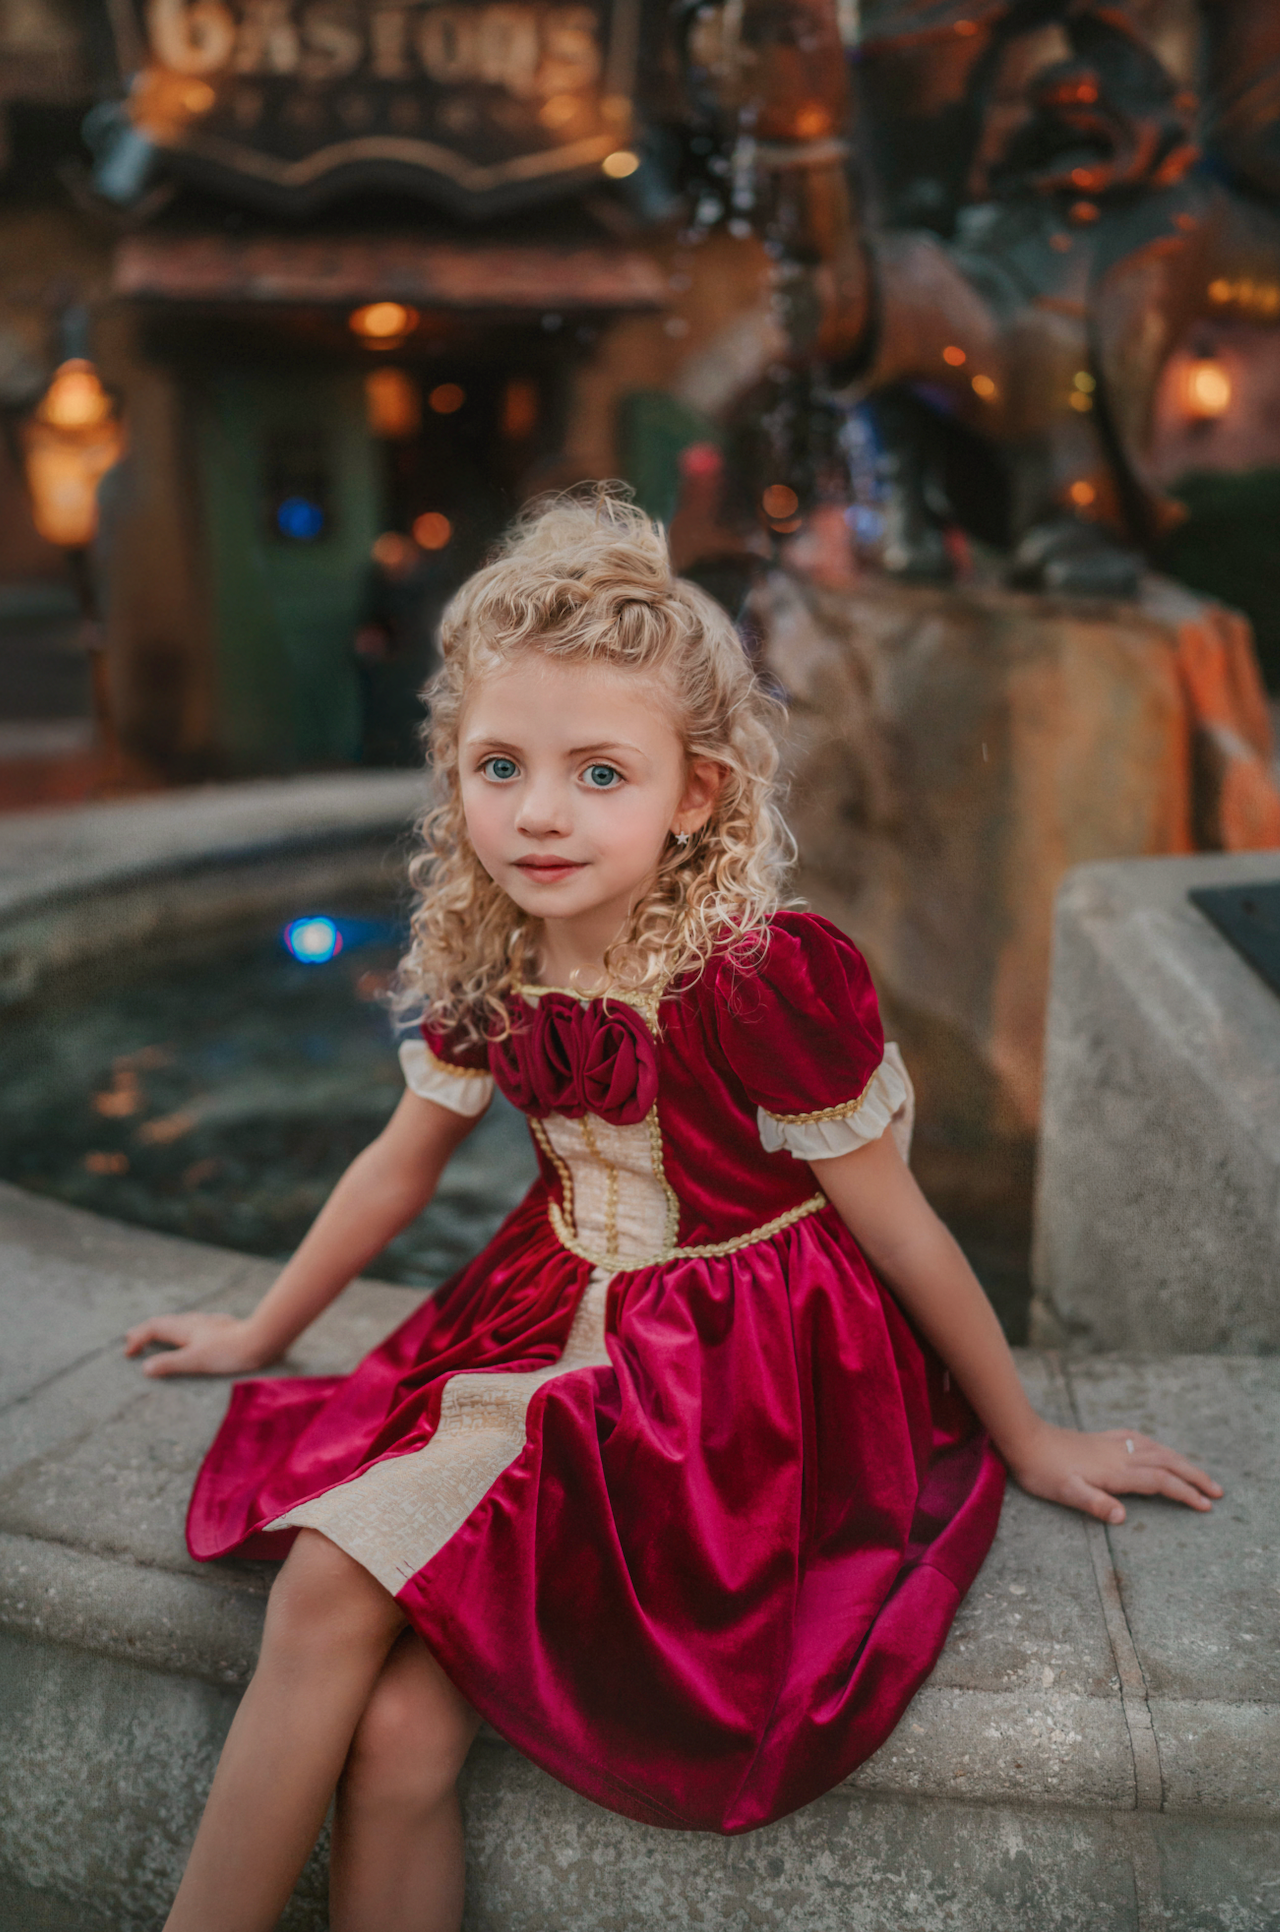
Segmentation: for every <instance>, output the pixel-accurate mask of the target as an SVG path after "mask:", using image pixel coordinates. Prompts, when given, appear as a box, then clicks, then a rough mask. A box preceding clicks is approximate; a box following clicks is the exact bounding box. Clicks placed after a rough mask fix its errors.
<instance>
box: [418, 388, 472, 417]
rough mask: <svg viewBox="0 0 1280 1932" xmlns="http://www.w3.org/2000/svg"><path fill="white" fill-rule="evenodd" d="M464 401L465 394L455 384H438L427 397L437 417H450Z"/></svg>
mask: <svg viewBox="0 0 1280 1932" xmlns="http://www.w3.org/2000/svg"><path fill="white" fill-rule="evenodd" d="M466 400H467V392H466V390H465V389H464V388H463V387H462V385H461V383H457V382H438V383H437V384H436V386H435V388H434V389H433V390H432V391H431V394H430V395H429V396H428V397H427V401H428V402H429V403H430V405H431V407H432V409H433V410H434V411H435V413H436V415H437V416H452V415H453V413H454V411H455V410H457V409H461V407H462V405H463V403H464V402H465V401H466Z"/></svg>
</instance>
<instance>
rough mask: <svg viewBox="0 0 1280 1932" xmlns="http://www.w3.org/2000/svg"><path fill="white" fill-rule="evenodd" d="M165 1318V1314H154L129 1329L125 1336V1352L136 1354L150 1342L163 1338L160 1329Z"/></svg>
mask: <svg viewBox="0 0 1280 1932" xmlns="http://www.w3.org/2000/svg"><path fill="white" fill-rule="evenodd" d="M164 1320H165V1318H164V1316H163V1315H159V1316H157V1315H153V1316H151V1317H150V1318H149V1319H148V1320H147V1321H145V1322H139V1323H138V1324H137V1325H136V1327H134V1328H131V1329H129V1330H128V1331H127V1332H126V1334H125V1338H124V1352H125V1354H126V1355H136V1354H137V1353H138V1350H139V1349H142V1348H145V1347H146V1346H147V1343H148V1342H158V1341H159V1340H160V1339H161V1336H160V1332H159V1331H160V1328H161V1327H162V1325H163V1323H164Z"/></svg>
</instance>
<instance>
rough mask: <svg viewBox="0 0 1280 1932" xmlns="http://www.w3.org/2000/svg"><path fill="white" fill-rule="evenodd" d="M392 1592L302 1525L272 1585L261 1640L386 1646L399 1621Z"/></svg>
mask: <svg viewBox="0 0 1280 1932" xmlns="http://www.w3.org/2000/svg"><path fill="white" fill-rule="evenodd" d="M403 1624H404V1617H403V1614H402V1613H401V1611H400V1609H399V1607H398V1606H397V1604H396V1601H395V1598H394V1597H393V1596H391V1595H390V1593H389V1592H388V1591H386V1590H384V1589H383V1587H382V1585H381V1584H380V1583H379V1582H377V1580H376V1579H375V1578H374V1577H372V1576H371V1575H370V1574H369V1572H368V1571H367V1570H366V1569H364V1568H363V1566H362V1565H361V1564H359V1563H357V1562H356V1561H355V1559H354V1557H350V1556H348V1555H347V1554H346V1553H345V1551H343V1550H340V1549H339V1548H338V1547H337V1545H336V1544H335V1543H331V1542H330V1541H329V1540H328V1538H327V1537H325V1536H321V1535H319V1534H318V1533H317V1532H315V1531H313V1530H303V1531H302V1532H301V1533H300V1535H299V1536H298V1539H297V1541H296V1542H295V1544H294V1546H293V1548H292V1550H291V1551H290V1552H289V1555H288V1558H287V1559H286V1561H285V1565H284V1568H283V1569H282V1570H281V1572H280V1574H279V1576H278V1577H277V1578H276V1580H275V1583H274V1584H273V1586H272V1590H271V1596H270V1599H269V1601H268V1604H267V1628H266V1633H265V1635H266V1640H267V1641H269V1642H272V1643H274V1644H276V1645H281V1644H283V1645H284V1646H286V1647H287V1648H288V1649H290V1650H297V1649H299V1648H305V1649H313V1648H318V1649H321V1650H323V1649H325V1648H326V1647H337V1648H340V1649H341V1650H342V1651H343V1653H344V1654H346V1655H351V1654H352V1653H353V1652H354V1651H356V1650H364V1649H368V1650H370V1651H373V1652H377V1651H379V1650H382V1651H385V1650H386V1649H387V1648H388V1646H389V1645H390V1644H391V1643H392V1642H393V1641H394V1639H395V1636H396V1633H397V1631H398V1630H400V1629H401V1628H402V1627H403Z"/></svg>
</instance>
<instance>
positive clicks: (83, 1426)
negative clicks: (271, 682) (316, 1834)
mask: <svg viewBox="0 0 1280 1932" xmlns="http://www.w3.org/2000/svg"><path fill="white" fill-rule="evenodd" d="M419 782H420V781H419V780H418V779H417V778H416V777H415V776H413V775H408V776H405V775H399V774H394V775H389V776H382V775H378V776H357V777H349V778H342V779H337V780H334V779H325V780H312V779H304V780H297V781H292V782H289V783H285V784H262V785H247V786H238V787H232V788H226V789H222V790H218V791H210V792H193V793H188V794H174V795H168V796H165V797H162V798H158V799H147V800H143V801H139V802H131V803H128V804H113V805H106V806H101V807H96V808H91V809H88V810H83V809H79V810H67V811H60V812H41V813H33V814H30V815H27V816H25V817H21V818H10V819H7V820H4V819H0V962H3V963H2V965H0V986H3V988H4V991H3V993H0V999H3V998H6V997H7V998H8V999H10V1000H15V999H16V1000H20V999H22V998H23V997H24V996H25V995H26V994H28V993H29V992H30V991H32V990H33V989H35V988H36V987H37V986H38V985H39V983H40V981H41V979H42V977H43V976H44V975H45V973H46V972H48V971H49V970H51V969H53V968H56V967H59V966H65V965H69V964H74V963H76V962H83V961H85V960H87V959H91V958H92V957H93V956H94V955H95V954H97V953H99V952H101V951H102V950H104V949H105V948H107V947H110V946H116V945H120V944H123V943H126V942H129V941H133V942H138V941H145V940H146V939H147V938H149V937H151V936H153V935H157V934H164V933H167V932H170V931H173V930H175V929H177V930H181V929H190V928H192V927H196V926H199V925H200V924H202V923H205V922H209V923H219V922H222V921H224V920H226V919H228V918H232V917H236V918H243V917H245V915H246V912H249V913H254V912H265V911H266V910H267V909H269V908H270V909H272V910H274V909H276V908H278V907H279V906H281V905H283V904H287V903H293V904H294V905H296V904H297V903H298V902H299V899H300V898H303V897H305V896H308V895H309V894H310V893H311V892H312V891H314V892H315V894H316V898H317V903H325V902H326V901H328V902H332V895H334V894H335V893H336V892H338V891H340V890H343V889H346V888H348V887H349V888H351V889H353V890H354V889H357V888H367V887H368V886H369V885H371V884H376V883H378V882H379V881H380V882H381V883H382V884H384V885H390V884H393V883H394V878H395V873H394V867H393V863H392V860H391V858H390V856H389V852H390V849H391V848H398V849H399V851H400V853H401V854H402V853H403V849H404V847H403V839H404V834H405V831H406V829H407V826H408V823H409V820H410V818H411V816H412V814H413V811H414V810H415V809H416V806H417V804H418V802H419ZM270 1276H271V1270H270V1268H269V1267H268V1266H266V1265H265V1264H263V1263H261V1262H258V1261H254V1260H252V1259H250V1258H248V1257H246V1256H244V1255H239V1254H232V1253H229V1252H226V1251H223V1250H219V1249H214V1248H209V1247H202V1246H197V1245H194V1244H191V1243H187V1242H182V1241H177V1240H172V1239H169V1238H167V1237H162V1236H158V1235H153V1234H149V1233H145V1232H142V1231H139V1230H136V1229H131V1228H125V1227H122V1226H120V1225H118V1224H116V1223H113V1222H110V1221H106V1220H102V1219H99V1218H97V1217H94V1216H92V1215H87V1214H84V1213H81V1212H79V1211H77V1210H74V1209H70V1208H65V1207H62V1206H60V1205H57V1204H54V1203H51V1202H48V1201H44V1200H40V1199H37V1198H36V1197H34V1196H31V1195H27V1194H24V1193H22V1192H20V1191H19V1190H16V1189H13V1188H7V1187H3V1186H0V1322H2V1324H3V1326H2V1327H0V1334H3V1336H4V1345H3V1350H2V1351H0V1932H105V1929H106V1928H111V1929H112V1932H149V1929H150V1928H154V1927H158V1926H159V1925H160V1923H161V1921H162V1919H163V1916H164V1911H165V1907H166V1904H167V1901H168V1898H169V1897H170V1895H171V1893H172V1890H173V1887H174V1885H175V1884H176V1882H177V1877H178V1874H179V1872H180V1870H181V1866H182V1863H183V1859H184V1856H185V1852H186V1849H187V1846H188V1844H189V1842H190V1838H191V1835H192V1833H193V1831H194V1828H195V1824H196V1820H197V1818H198V1816H199V1810H200V1806H201V1803H202V1800H203V1795H204V1791H205V1789H206V1787H207V1783H208V1780H209V1777H210V1775H211V1773H212V1768H213V1764H214V1762H215V1760H216V1756H217V1751H218V1748H219V1745H220V1742H221V1739H222V1736H223V1734H224V1733H225V1729H226V1726H227V1724H228V1722H229V1720H230V1716H231V1713H232V1711H233V1709H234V1705H235V1699H236V1696H237V1693H238V1690H239V1688H240V1687H241V1686H242V1685H243V1683H244V1682H245V1680H246V1678H247V1676H248V1674H249V1672H250V1670H251V1668H252V1664H253V1659H254V1655H255V1651H256V1646H257V1642H258V1633H259V1629H260V1625H261V1617H262V1610H263V1600H264V1596H265V1591H266V1587H267V1582H268V1578H269V1571H268V1570H267V1568H266V1567H265V1566H254V1565H244V1564H240V1565H237V1564H219V1565H212V1566H199V1565H196V1564H193V1563H191V1562H190V1561H189V1560H188V1558H187V1556H186V1553H185V1549H184V1545H183V1539H182V1522H183V1515H184V1511H185V1505H186V1499H187V1495H188V1493H189V1490H190V1485H191V1480H192V1477H193V1475H194V1472H195V1469H196V1466H197V1464H198V1462H199V1459H200V1457H201V1455H202V1453H203V1451H204V1449H205V1446H206V1445H207V1443H208V1441H209V1440H210V1438H211V1436H212V1434H213V1432H214V1429H215V1427H216V1425H217V1422H218V1419H219V1417H220V1415H221V1412H222V1409H223V1406H224V1404H225V1400H226V1384H225V1383H221V1382H212V1381H203V1380H191V1381H187V1380H182V1381H169V1382H160V1383H155V1382H149V1381H147V1380H146V1379H145V1378H144V1377H142V1375H141V1374H140V1372H139V1370H138V1368H137V1365H136V1364H133V1363H128V1362H126V1361H125V1360H124V1358H123V1356H122V1355H121V1353H120V1343H121V1338H122V1336H123V1333H124V1331H125V1329H127V1328H128V1327H129V1325H130V1324H131V1323H132V1322H134V1321H135V1320H137V1319H138V1318H139V1317H141V1316H142V1315H144V1314H147V1313H150V1312H154V1311H158V1310H162V1309H174V1308H182V1307H190V1306H200V1305H204V1306H213V1307H225V1308H231V1309H246V1308H247V1307H248V1306H249V1305H250V1304H251V1303H252V1302H253V1300H254V1299H255V1298H256V1297H257V1295H258V1294H260V1293H261V1291H262V1289H263V1288H264V1287H265V1285H266V1284H267V1282H268V1281H269V1279H270ZM1120 1285H1121V1284H1120V1283H1118V1282H1117V1283H1113V1284H1111V1286H1112V1289H1113V1291H1115V1290H1118V1288H1119V1287H1120ZM414 1293H415V1291H413V1290H407V1289H401V1288H395V1287H390V1286H386V1285H382V1284H378V1283H369V1282H365V1283H357V1284H356V1285H355V1286H354V1287H353V1288H352V1289H351V1290H349V1291H348V1293H347V1294H346V1295H345V1296H344V1297H343V1298H342V1300H341V1301H340V1302H339V1303H338V1304H337V1306H336V1307H335V1308H334V1309H332V1310H330V1312H329V1313H328V1314H327V1315H326V1316H325V1317H324V1319H323V1320H322V1321H320V1322H319V1323H317V1324H316V1326H315V1328H314V1329H313V1330H312V1331H311V1333H310V1334H308V1335H307V1336H306V1337H304V1339H303V1341H302V1343H301V1344H300V1345H299V1347H298V1349H297V1351H296V1357H295V1359H294V1360H293V1361H292V1362H291V1363H290V1364H289V1366H290V1367H291V1368H292V1369H294V1370H301V1371H303V1372H310V1373H321V1372H334V1371H340V1370H342V1369H343V1368H345V1367H347V1366H349V1365H350V1364H352V1363H353V1362H354V1361H355V1360H357V1359H358V1357H359V1356H360V1355H361V1354H362V1353H363V1352H364V1351H365V1350H367V1349H368V1348H369V1347H370V1346H371V1345H372V1344H373V1343H374V1342H376V1341H377V1340H378V1339H379V1338H380V1337H381V1336H382V1335H383V1334H385V1333H386V1332H387V1331H388V1330H389V1329H391V1328H392V1327H393V1326H394V1325H395V1324H396V1323H397V1322H399V1321H400V1320H401V1319H402V1318H403V1315H404V1314H405V1312H406V1311H407V1309H408V1308H409V1307H410V1306H411V1304H412V1299H413V1296H414ZM1019 1359H1020V1366H1021V1369H1022V1372H1023V1374H1024V1376H1025V1378H1026V1380H1027V1383H1028V1386H1029V1388H1030V1389H1031V1391H1032V1394H1033V1397H1034V1399H1035V1400H1036V1402H1037V1403H1038V1404H1039V1405H1040V1406H1041V1408H1042V1409H1043V1410H1044V1412H1045V1413H1046V1414H1050V1415H1054V1416H1058V1417H1061V1418H1062V1419H1063V1420H1066V1419H1068V1418H1070V1417H1072V1416H1074V1417H1076V1418H1077V1419H1079V1420H1080V1421H1082V1422H1083V1423H1085V1424H1087V1425H1089V1426H1101V1425H1104V1424H1107V1423H1115V1422H1120V1421H1127V1422H1131V1423H1133V1424H1134V1426H1136V1427H1139V1428H1143V1429H1148V1430H1151V1431H1153V1432H1155V1433H1159V1434H1162V1435H1164V1436H1166V1437H1167V1438H1169V1439H1172V1440H1174V1441H1176V1442H1178V1443H1179V1444H1180V1445H1181V1446H1183V1447H1184V1448H1186V1449H1187V1451H1188V1452H1189V1453H1191V1454H1192V1455H1194V1456H1196V1457H1198V1458H1199V1459H1201V1460H1202V1461H1204V1462H1205V1463H1207V1464H1208V1465H1209V1467H1211V1468H1212V1469H1213V1470H1214V1471H1215V1472H1216V1473H1217V1474H1218V1475H1220V1476H1221V1478H1222V1479H1223V1481H1224V1482H1225V1483H1226V1484H1227V1486H1228V1493H1227V1497H1226V1500H1225V1501H1224V1502H1223V1503H1222V1504H1221V1505H1220V1506H1219V1507H1218V1509H1217V1510H1216V1511H1215V1512H1214V1514H1213V1515H1212V1516H1211V1517H1210V1518H1208V1519H1207V1520H1206V1519H1201V1518H1194V1517H1192V1516H1190V1515H1189V1514H1187V1513H1185V1512H1182V1511H1180V1510H1177V1509H1174V1508H1173V1507H1172V1506H1167V1505H1162V1504H1157V1503H1142V1502H1135V1503H1133V1504H1132V1505H1131V1508H1130V1515H1129V1521H1128V1522H1127V1523H1126V1524H1125V1525H1124V1527H1123V1528H1122V1529H1120V1530H1112V1531H1107V1530H1104V1529H1103V1528H1102V1527H1101V1526H1100V1525H1096V1524H1088V1523H1086V1522H1085V1521H1084V1520H1083V1519H1082V1518H1080V1517H1078V1516H1075V1515H1073V1514H1070V1513H1068V1512H1066V1511H1062V1510H1057V1509H1054V1508H1052V1507H1050V1506H1048V1505H1045V1504H1040V1503H1037V1502H1034V1501H1032V1500H1031V1499H1030V1498H1028V1497H1025V1496H1023V1495H1021V1494H1020V1493H1013V1494H1011V1496H1010V1499H1009V1502H1008V1504H1007V1506H1006V1509H1005V1514H1004V1519H1003V1522H1002V1525H1001V1530H1000V1535H999V1538H998V1539H997V1543H996V1546H995V1549H994V1550H993V1552H992V1555H991V1558H990V1559H989V1561H988V1563H987V1565H986V1567H985V1568H984V1570H983V1572H982V1574H981V1576H980V1577H979V1579H978V1582H977V1584H976V1585H975V1587H974V1590H973V1592H972V1593H971V1595H970V1597H969V1599H968V1601H967V1602H966V1603H965V1605H964V1606H963V1608H962V1610H961V1613H960V1616H959V1617H958V1619H957V1621H956V1625H955V1628H954V1630H953V1632H952V1635H951V1638H950V1641H949V1642H948V1644H947V1647H946V1650H945V1651H944V1653H943V1656H942V1658H941V1660H940V1661H939V1664H938V1667H937V1669H936V1670H935V1671H934V1673H933V1675H932V1677H931V1679H930V1681H929V1682H928V1683H927V1684H926V1685H925V1686H924V1687H923V1689H922V1690H921V1691H920V1693H919V1695H918V1696H917V1698H916V1699H915V1701H914V1703H913V1704H912V1706H911V1708H910V1709H909V1711H908V1712H907V1714H906V1717H905V1718H904V1720H903V1722H902V1723H901V1725H900V1726H899V1727H898V1729H897V1731H896V1732H895V1734H894V1735H893V1737H892V1738H891V1739H890V1740H889V1741H888V1743H887V1744H886V1745H885V1746H884V1748H883V1749H882V1750H881V1751H880V1752H879V1754H878V1755H877V1756H876V1757H875V1758H874V1759H872V1760H871V1762H870V1763H868V1764H867V1765H866V1766H864V1767H863V1768H862V1770H861V1771H860V1772H859V1773H858V1774H857V1775H856V1777H854V1778H853V1779H851V1780H850V1781H849V1783H848V1784H847V1785H845V1786H844V1787H842V1788H841V1789H840V1790H839V1791H837V1792H835V1793H832V1794H831V1795H830V1796H828V1797H827V1798H824V1799H822V1800H821V1801H819V1802H818V1803H817V1804H814V1805H811V1806H809V1807H808V1808H807V1809H806V1810H805V1811H803V1812H802V1813H800V1814H798V1815H797V1816H796V1817H794V1818H791V1819H786V1820H783V1821H782V1822H781V1823H780V1824H778V1825H775V1826H772V1827H770V1828H769V1829H767V1830H765V1831H763V1832H759V1833H754V1834H751V1835H749V1836H748V1837H745V1838H740V1839H734V1840H724V1839H719V1838H715V1837H710V1836H706V1835H702V1834H673V1833H667V1832H656V1831H652V1830H648V1829H645V1828H643V1827H640V1826H636V1825H632V1824H630V1823H628V1822H626V1821H624V1820H621V1819H618V1818H616V1817H614V1816H613V1815H612V1814H610V1813H607V1812H604V1811H601V1810H599V1809H597V1808H596V1807H595V1806H593V1805H591V1804H588V1803H586V1802H585V1801H584V1800H581V1799H578V1798H576V1797H574V1796H573V1795H572V1794H571V1793H569V1792H567V1791H566V1790H564V1789H563V1787H561V1786H559V1785H557V1784H555V1783H554V1782H553V1781H552V1780H551V1779H549V1778H547V1777H545V1776H544V1775H543V1774H542V1773H541V1772H539V1771H537V1770H536V1769H535V1768H534V1767H533V1766H531V1765H530V1764H528V1763H527V1762H526V1761H525V1760H523V1759H521V1758H520V1757H519V1756H518V1755H517V1754H516V1753H515V1752H514V1751H512V1750H511V1749H510V1748H509V1747H508V1746H506V1745H504V1744H503V1743H502V1742H501V1741H500V1740H498V1739H497V1738H495V1737H492V1736H487V1737H483V1738H482V1740H481V1742H480V1744H479V1745H478V1747H477V1749H476V1751H475V1752H474V1753H473V1758H472V1763H471V1764H470V1766H469V1767H468V1771H467V1774H466V1791H465V1796H466V1807H467V1831H468V1847H469V1858H470V1864H471V1884H470V1894H469V1905H468V1918H467V1932H641V1929H642V1928H657V1927H662V1928H671V1929H672V1932H674V1928H684V1927H686V1926H704V1927H708V1928H711V1927H714V1928H723V1932H747V1928H748V1927H750V1928H763V1929H764V1932H775V1928H776V1932H784V1928H785V1932H944V1928H945V1932H979V1929H981V1932H1015V1929H1016V1932H1157V1929H1158V1932H1219V1929H1220V1932H1273V1929H1274V1932H1280V1885H1277V1884H1276V1882H1275V1877H1274V1874H1275V1873H1276V1872H1277V1871H1280V1585H1278V1579H1277V1574H1276V1570H1275V1557H1274V1554H1273V1552H1274V1551H1275V1550H1276V1548H1277V1547H1280V1522H1277V1520H1276V1519H1277V1514H1278V1513H1280V1510H1278V1505H1277V1501H1276V1491H1275V1485H1274V1471H1275V1467H1276V1461H1277V1447H1278V1446H1280V1445H1278V1443H1277V1436H1278V1434H1280V1427H1278V1418H1280V1400H1278V1397H1280V1360H1277V1359H1276V1358H1275V1357H1263V1358H1253V1359H1242V1358H1239V1357H1231V1356H1226V1355H1220V1356H1215V1357H1212V1358H1208V1357H1203V1356H1201V1357H1194V1356H1187V1357H1180V1358H1175V1359H1167V1358H1166V1359H1164V1360H1153V1359H1150V1358H1138V1357H1130V1358H1126V1357H1122V1356H1114V1355H1111V1356H1099V1355H1095V1356H1091V1357H1088V1358H1083V1359H1073V1360H1059V1358H1058V1357H1056V1356H1055V1355H1053V1354H1052V1353H1048V1352H1041V1353H1036V1352H1030V1351H1028V1352H1024V1353H1022V1355H1021V1356H1020V1358H1019ZM324 1922H325V1919H324V1907H323V1871H322V1862H321V1860H320V1859H319V1858H317V1859H314V1860H313V1861H312V1863H311V1865H310V1867H309V1868H308V1872H307V1874H306V1875H304V1879H303V1881H302V1883H301V1885H300V1886H299V1889H298V1892H297V1894H296V1895H295V1899H294V1901H293V1904H292V1905H291V1907H290V1909H289V1912H288V1913H287V1915H286V1918H285V1920H284V1921H283V1923H284V1924H285V1925H286V1926H287V1927H289V1928H290V1932H321V1928H322V1927H323V1926H324Z"/></svg>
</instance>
